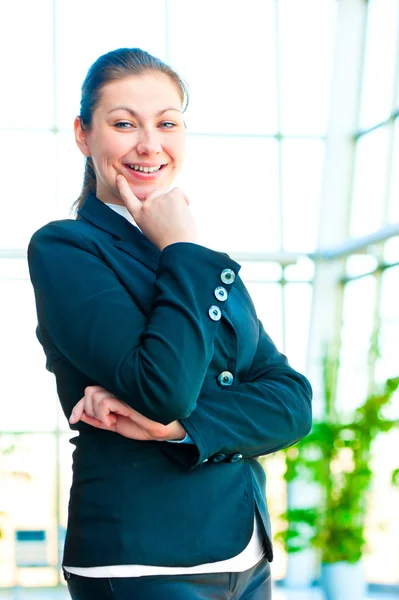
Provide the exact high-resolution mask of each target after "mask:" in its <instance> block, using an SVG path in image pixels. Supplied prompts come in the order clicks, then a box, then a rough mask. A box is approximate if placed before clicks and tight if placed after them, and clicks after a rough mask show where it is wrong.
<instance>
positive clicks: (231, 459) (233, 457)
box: [228, 452, 242, 463]
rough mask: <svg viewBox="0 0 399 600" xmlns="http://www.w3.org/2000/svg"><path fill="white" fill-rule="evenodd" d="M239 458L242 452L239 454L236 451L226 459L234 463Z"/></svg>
mask: <svg viewBox="0 0 399 600" xmlns="http://www.w3.org/2000/svg"><path fill="white" fill-rule="evenodd" d="M241 459H242V454H239V453H238V452H237V454H232V455H231V456H230V458H229V459H228V461H229V463H236V462H238V461H239V460H241Z"/></svg>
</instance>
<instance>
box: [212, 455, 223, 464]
mask: <svg viewBox="0 0 399 600" xmlns="http://www.w3.org/2000/svg"><path fill="white" fill-rule="evenodd" d="M225 458H226V455H225V454H222V453H220V454H215V455H214V456H212V458H211V461H212V462H213V463H218V462H222V461H223V460H224V459H225Z"/></svg>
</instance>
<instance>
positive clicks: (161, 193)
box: [145, 189, 166, 202]
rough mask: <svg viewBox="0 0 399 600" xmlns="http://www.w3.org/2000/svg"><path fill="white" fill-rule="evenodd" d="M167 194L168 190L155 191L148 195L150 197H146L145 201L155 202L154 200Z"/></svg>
mask: <svg viewBox="0 0 399 600" xmlns="http://www.w3.org/2000/svg"><path fill="white" fill-rule="evenodd" d="M165 194H166V190H162V189H156V190H153V191H152V192H150V193H149V194H148V196H146V199H145V201H146V202H148V201H149V200H153V199H154V198H157V197H158V196H164V195H165Z"/></svg>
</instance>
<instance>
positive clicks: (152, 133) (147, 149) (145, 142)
mask: <svg viewBox="0 0 399 600" xmlns="http://www.w3.org/2000/svg"><path fill="white" fill-rule="evenodd" d="M136 151H137V154H157V153H159V152H162V144H161V138H160V134H159V132H158V131H157V130H154V129H144V128H143V129H141V130H140V132H139V139H138V141H137V145H136Z"/></svg>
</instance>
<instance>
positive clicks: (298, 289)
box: [284, 283, 312, 373]
mask: <svg viewBox="0 0 399 600" xmlns="http://www.w3.org/2000/svg"><path fill="white" fill-rule="evenodd" d="M284 293H285V326H286V332H285V335H286V347H285V349H286V353H287V357H288V361H289V363H290V365H291V366H292V367H293V368H294V369H297V371H300V372H302V373H304V372H305V371H306V359H307V349H308V340H309V326H310V309H311V302H312V287H311V286H310V285H308V284H303V283H293V284H291V285H290V284H288V285H286V286H285V288H284Z"/></svg>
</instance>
